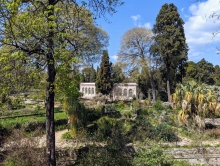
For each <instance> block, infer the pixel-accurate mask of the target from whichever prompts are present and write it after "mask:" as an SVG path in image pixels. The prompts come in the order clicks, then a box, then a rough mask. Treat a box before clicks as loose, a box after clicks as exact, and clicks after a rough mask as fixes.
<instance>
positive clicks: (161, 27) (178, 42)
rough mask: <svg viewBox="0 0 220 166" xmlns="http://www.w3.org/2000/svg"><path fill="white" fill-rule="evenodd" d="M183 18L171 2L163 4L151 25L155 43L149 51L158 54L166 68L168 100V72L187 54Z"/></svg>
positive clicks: (168, 93)
mask: <svg viewBox="0 0 220 166" xmlns="http://www.w3.org/2000/svg"><path fill="white" fill-rule="evenodd" d="M183 24H184V22H183V20H182V19H181V18H180V15H179V13H178V11H177V7H176V6H175V5H174V4H173V3H171V4H167V3H166V4H164V5H163V6H162V8H161V10H160V12H159V14H158V15H157V18H156V23H155V25H154V27H153V32H154V33H155V38H154V39H155V43H154V44H153V45H152V47H151V52H152V53H153V54H154V55H156V56H160V57H161V59H162V60H163V63H164V65H165V69H166V82H167V95H168V100H169V101H170V79H171V77H170V74H171V70H172V69H176V68H177V66H178V65H179V61H180V59H181V58H182V57H183V55H184V56H187V50H188V47H187V44H186V38H185V34H184V28H183Z"/></svg>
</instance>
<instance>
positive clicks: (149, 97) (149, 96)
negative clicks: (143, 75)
mask: <svg viewBox="0 0 220 166" xmlns="http://www.w3.org/2000/svg"><path fill="white" fill-rule="evenodd" d="M147 93H148V94H147V95H148V100H149V101H151V95H150V88H148V91H147Z"/></svg>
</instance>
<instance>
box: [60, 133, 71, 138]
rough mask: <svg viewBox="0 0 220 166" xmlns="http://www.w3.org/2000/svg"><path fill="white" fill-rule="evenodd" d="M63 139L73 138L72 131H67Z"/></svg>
mask: <svg viewBox="0 0 220 166" xmlns="http://www.w3.org/2000/svg"><path fill="white" fill-rule="evenodd" d="M61 138H62V139H73V137H72V136H71V134H70V132H66V133H64V134H63V135H62V136H61Z"/></svg>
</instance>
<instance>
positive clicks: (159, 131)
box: [154, 124, 179, 142]
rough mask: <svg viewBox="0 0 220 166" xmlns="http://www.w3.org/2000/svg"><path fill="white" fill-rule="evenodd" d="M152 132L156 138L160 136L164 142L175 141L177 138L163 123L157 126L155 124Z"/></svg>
mask: <svg viewBox="0 0 220 166" xmlns="http://www.w3.org/2000/svg"><path fill="white" fill-rule="evenodd" d="M154 133H155V135H157V137H158V138H160V140H162V141H165V142H167V141H168V142H175V141H178V140H179V138H178V137H177V136H176V134H175V132H174V130H173V129H172V128H171V127H169V126H167V125H165V124H159V125H158V126H156V127H155V128H154Z"/></svg>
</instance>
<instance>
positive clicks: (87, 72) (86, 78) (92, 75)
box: [82, 64, 96, 82]
mask: <svg viewBox="0 0 220 166" xmlns="http://www.w3.org/2000/svg"><path fill="white" fill-rule="evenodd" d="M95 81H96V71H95V69H94V67H93V64H92V67H87V68H84V69H83V70H82V82H95Z"/></svg>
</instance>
